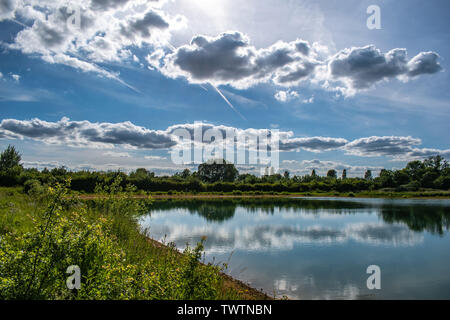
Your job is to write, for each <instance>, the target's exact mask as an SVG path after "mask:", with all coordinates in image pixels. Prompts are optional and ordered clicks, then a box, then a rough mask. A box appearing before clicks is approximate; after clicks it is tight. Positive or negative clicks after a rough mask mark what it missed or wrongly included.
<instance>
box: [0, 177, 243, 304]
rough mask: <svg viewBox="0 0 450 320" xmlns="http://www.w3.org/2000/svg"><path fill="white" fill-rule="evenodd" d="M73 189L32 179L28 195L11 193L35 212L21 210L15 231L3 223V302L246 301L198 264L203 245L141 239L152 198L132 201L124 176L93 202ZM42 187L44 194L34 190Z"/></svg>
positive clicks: (0, 258)
mask: <svg viewBox="0 0 450 320" xmlns="http://www.w3.org/2000/svg"><path fill="white" fill-rule="evenodd" d="M69 183H70V179H68V180H66V181H65V182H62V183H60V182H57V183H54V184H53V185H52V186H47V187H43V186H42V185H40V184H39V185H38V184H37V183H36V181H32V182H31V183H29V184H30V186H29V188H28V191H29V194H30V195H25V194H23V193H16V191H11V193H10V194H9V198H8V200H9V201H11V202H13V203H16V202H17V203H21V202H24V200H25V202H26V203H31V206H29V207H26V208H24V209H27V208H28V209H29V208H32V207H34V208H37V209H36V210H35V212H29V213H25V211H24V210H16V212H15V213H16V216H20V217H23V218H24V221H15V228H13V229H11V228H8V225H7V224H3V223H2V224H1V225H0V226H1V233H0V235H1V238H0V299H227V298H239V297H240V295H239V292H237V290H230V289H225V288H224V285H223V278H222V277H221V274H220V271H221V270H222V268H220V267H219V266H213V265H204V264H202V263H200V261H199V260H200V258H201V255H202V252H203V241H202V242H201V243H199V244H198V245H197V246H196V247H194V248H192V249H191V248H190V247H189V246H188V247H187V248H186V250H185V251H184V254H180V252H179V251H178V250H177V249H176V248H175V246H174V245H173V244H169V245H168V246H161V245H158V244H156V243H155V242H153V241H152V240H150V239H149V238H147V237H146V236H145V235H144V234H143V233H142V232H143V230H140V229H139V227H138V223H137V218H138V216H139V214H140V213H141V212H142V210H144V207H145V205H147V204H148V202H150V200H148V201H144V204H142V203H143V201H142V200H141V201H136V200H133V199H130V197H129V195H130V194H131V193H132V192H133V191H134V189H133V188H132V187H130V186H129V187H126V188H125V189H123V188H122V186H121V184H122V181H121V177H116V179H114V180H113V181H112V182H111V184H110V185H101V186H97V187H96V192H97V193H99V194H100V195H101V196H100V197H99V199H98V200H93V201H91V202H89V203H85V202H80V201H78V200H75V199H73V198H71V197H69V195H68V187H69ZM42 188H44V189H45V192H44V193H39V192H34V190H41V189H42ZM0 191H1V190H0ZM0 204H2V202H0ZM5 209H9V208H5ZM4 211H7V210H4ZM4 211H3V210H1V211H0V213H1V215H0V217H2V220H3V215H4ZM2 220H0V221H2ZM29 220H31V221H29ZM25 221H27V223H25ZM8 222H11V221H8ZM30 222H31V225H29V224H30ZM27 224H28V225H27ZM71 265H77V266H79V267H80V270H81V288H80V289H79V290H76V289H74V290H69V289H68V288H67V286H66V280H67V277H68V276H69V274H67V273H66V271H67V268H68V267H69V266H71Z"/></svg>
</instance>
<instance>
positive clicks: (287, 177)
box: [283, 170, 289, 179]
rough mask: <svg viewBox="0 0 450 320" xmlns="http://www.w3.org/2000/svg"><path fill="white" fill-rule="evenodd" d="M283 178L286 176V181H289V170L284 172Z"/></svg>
mask: <svg viewBox="0 0 450 320" xmlns="http://www.w3.org/2000/svg"><path fill="white" fill-rule="evenodd" d="M283 176H284V178H285V179H289V171H287V170H286V171H284V174H283Z"/></svg>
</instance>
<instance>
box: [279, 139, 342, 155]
mask: <svg viewBox="0 0 450 320" xmlns="http://www.w3.org/2000/svg"><path fill="white" fill-rule="evenodd" d="M347 143H348V141H347V140H345V139H342V138H328V137H308V138H290V139H285V140H281V141H280V150H281V151H292V150H298V149H300V148H301V149H305V150H307V151H312V152H321V151H328V150H334V149H339V148H342V147H343V146H345V145H346V144H347Z"/></svg>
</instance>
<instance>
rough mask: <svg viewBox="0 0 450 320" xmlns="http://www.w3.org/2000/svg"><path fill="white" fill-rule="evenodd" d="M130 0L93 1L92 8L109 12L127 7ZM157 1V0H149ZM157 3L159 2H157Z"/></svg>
mask: <svg viewBox="0 0 450 320" xmlns="http://www.w3.org/2000/svg"><path fill="white" fill-rule="evenodd" d="M129 1H130V0H91V8H92V9H93V10H101V11H103V10H108V9H112V8H117V7H120V6H123V5H125V4H126V3H127V2H129ZM149 1H155V0H149ZM156 1H157V0H156Z"/></svg>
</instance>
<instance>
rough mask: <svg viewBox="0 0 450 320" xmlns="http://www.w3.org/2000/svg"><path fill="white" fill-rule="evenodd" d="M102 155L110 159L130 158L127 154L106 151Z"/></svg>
mask: <svg viewBox="0 0 450 320" xmlns="http://www.w3.org/2000/svg"><path fill="white" fill-rule="evenodd" d="M103 155H104V156H107V157H112V158H131V155H130V154H129V153H128V152H114V151H107V152H105V153H103Z"/></svg>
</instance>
